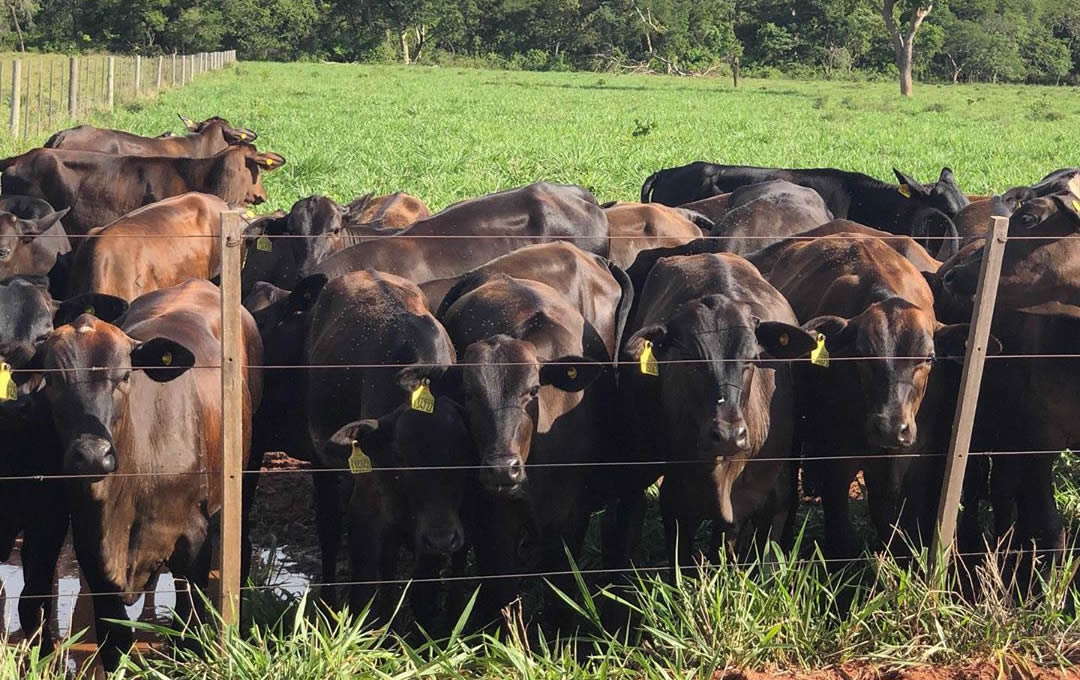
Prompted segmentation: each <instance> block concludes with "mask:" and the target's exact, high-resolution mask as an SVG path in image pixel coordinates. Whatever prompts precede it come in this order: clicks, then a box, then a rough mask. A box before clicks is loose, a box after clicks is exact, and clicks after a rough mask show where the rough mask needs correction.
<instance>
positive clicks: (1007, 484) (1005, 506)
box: [990, 456, 1024, 543]
mask: <svg viewBox="0 0 1080 680" xmlns="http://www.w3.org/2000/svg"><path fill="white" fill-rule="evenodd" d="M1016 462H1017V461H1015V460H1010V457H1008V456H998V457H996V458H992V467H991V469H990V504H991V506H992V507H993V509H994V537H995V538H996V539H997V540H998V541H1001V540H1003V539H1005V538H1006V537H1008V535H1009V531H1010V530H1011V529H1012V528H1013V527H1014V526H1015V525H1016V515H1017V513H1016V509H1017V508H1016V497H1017V494H1018V492H1019V487H1020V485H1021V484H1022V483H1023V480H1024V473H1023V467H1022V466H1019V465H1017V464H1016ZM1015 542H1016V537H1015V536H1013V537H1012V540H1011V541H1010V543H1015Z"/></svg>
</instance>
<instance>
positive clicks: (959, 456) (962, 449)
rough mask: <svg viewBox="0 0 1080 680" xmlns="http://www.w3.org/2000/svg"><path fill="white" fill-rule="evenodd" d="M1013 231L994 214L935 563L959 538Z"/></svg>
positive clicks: (1004, 219) (954, 429)
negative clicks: (1003, 264) (962, 504)
mask: <svg viewBox="0 0 1080 680" xmlns="http://www.w3.org/2000/svg"><path fill="white" fill-rule="evenodd" d="M1008 234H1009V219H1008V218H1007V217H993V218H991V221H990V225H989V230H988V232H987V235H986V245H985V246H984V249H983V258H982V266H981V268H980V270H979V286H978V288H976V290H975V310H974V312H973V313H972V315H971V326H970V328H969V329H968V339H967V355H966V356H965V357H964V370H963V373H962V376H961V378H960V393H959V395H958V396H957V402H956V414H955V416H954V417H953V427H952V437H951V439H950V441H949V452H948V457H947V458H946V459H945V481H944V484H943V486H942V489H941V500H940V502H939V505H938V516H937V533H936V535H935V541H934V547H933V550H932V551H931V553H930V559H931V560H932V564H934V565H941V566H944V565H946V564H948V561H949V556H950V553H951V551H952V547H953V540H954V539H955V537H956V520H957V512H958V511H959V509H960V494H961V491H962V490H963V488H964V472H965V470H966V468H967V459H968V450H969V449H970V447H971V433H972V429H973V427H974V425H975V410H976V407H977V406H978V403H979V388H980V387H981V385H982V375H983V367H984V365H985V363H986V345H987V343H988V341H989V338H990V323H991V321H993V318H994V303H995V302H996V301H997V287H998V279H999V278H1000V276H1001V257H1002V255H1004V254H1005V240H1006V239H1007V237H1008Z"/></svg>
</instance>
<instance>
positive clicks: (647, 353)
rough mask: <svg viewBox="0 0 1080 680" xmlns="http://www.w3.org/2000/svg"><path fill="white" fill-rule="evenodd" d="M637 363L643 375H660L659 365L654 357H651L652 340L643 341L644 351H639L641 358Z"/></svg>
mask: <svg viewBox="0 0 1080 680" xmlns="http://www.w3.org/2000/svg"><path fill="white" fill-rule="evenodd" d="M638 361H639V362H640V364H641V372H642V373H644V374H645V375H660V364H658V363H656V357H655V356H654V355H653V344H652V340H646V341H645V349H643V350H641V358H640V359H638Z"/></svg>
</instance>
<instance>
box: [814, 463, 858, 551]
mask: <svg viewBox="0 0 1080 680" xmlns="http://www.w3.org/2000/svg"><path fill="white" fill-rule="evenodd" d="M830 463H831V464H830ZM830 463H825V464H821V463H818V464H816V465H818V466H819V467H818V471H819V473H820V474H819V475H818V476H817V480H818V484H817V486H818V490H819V491H820V492H821V507H822V510H823V511H824V514H825V556H826V557H827V558H830V559H850V558H852V557H854V556H855V552H856V551H855V542H854V540H853V537H852V535H851V533H852V529H851V512H850V508H849V507H848V492H849V490H850V488H851V480H852V479H853V478H854V477H855V472H856V470H857V468H856V466H854V465H852V464H851V463H850V462H849V461H830Z"/></svg>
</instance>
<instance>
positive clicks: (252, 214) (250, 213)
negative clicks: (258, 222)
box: [244, 208, 255, 220]
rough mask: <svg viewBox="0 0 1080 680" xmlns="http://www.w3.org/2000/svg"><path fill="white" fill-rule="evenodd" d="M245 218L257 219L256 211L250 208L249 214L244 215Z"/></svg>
mask: <svg viewBox="0 0 1080 680" xmlns="http://www.w3.org/2000/svg"><path fill="white" fill-rule="evenodd" d="M244 217H246V218H248V219H249V220H250V219H251V218H252V217H255V211H254V210H252V209H251V208H248V209H247V212H246V213H244Z"/></svg>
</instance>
